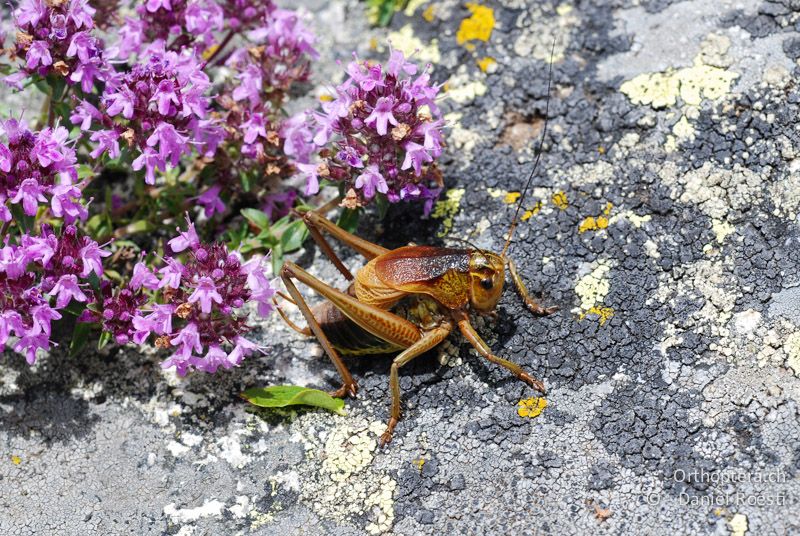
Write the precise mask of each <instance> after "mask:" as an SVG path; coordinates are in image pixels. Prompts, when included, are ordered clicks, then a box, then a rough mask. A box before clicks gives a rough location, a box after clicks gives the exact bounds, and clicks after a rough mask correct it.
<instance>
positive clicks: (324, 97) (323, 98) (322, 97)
mask: <svg viewBox="0 0 800 536" xmlns="http://www.w3.org/2000/svg"><path fill="white" fill-rule="evenodd" d="M319 100H320V102H332V101H333V95H328V94H327V93H325V94H323V95H320V96H319Z"/></svg>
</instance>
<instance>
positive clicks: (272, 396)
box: [241, 385, 345, 415]
mask: <svg viewBox="0 0 800 536" xmlns="http://www.w3.org/2000/svg"><path fill="white" fill-rule="evenodd" d="M241 396H242V398H244V399H245V400H247V401H248V402H250V403H251V404H253V405H255V406H258V407H261V408H285V407H286V406H315V407H318V408H322V409H327V410H328V411H332V412H334V413H337V414H339V415H345V412H344V400H342V399H341V398H333V397H332V396H330V395H329V394H328V393H326V392H324V391H320V390H318V389H309V388H307V387H300V386H297V385H273V386H272V387H254V388H252V389H248V390H247V391H245V392H244V393H242V394H241Z"/></svg>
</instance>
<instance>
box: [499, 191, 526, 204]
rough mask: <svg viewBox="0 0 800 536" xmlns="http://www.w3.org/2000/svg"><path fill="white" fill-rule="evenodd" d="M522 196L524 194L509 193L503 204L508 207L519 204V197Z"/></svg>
mask: <svg viewBox="0 0 800 536" xmlns="http://www.w3.org/2000/svg"><path fill="white" fill-rule="evenodd" d="M521 195H522V194H521V193H519V192H508V193H507V194H506V195H505V197H504V198H503V203H505V204H507V205H513V204H514V203H516V202H517V199H519V196H521Z"/></svg>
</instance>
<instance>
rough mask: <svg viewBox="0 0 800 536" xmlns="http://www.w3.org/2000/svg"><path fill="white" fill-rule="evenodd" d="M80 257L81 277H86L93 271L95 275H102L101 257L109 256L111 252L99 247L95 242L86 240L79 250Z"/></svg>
mask: <svg viewBox="0 0 800 536" xmlns="http://www.w3.org/2000/svg"><path fill="white" fill-rule="evenodd" d="M79 255H80V259H81V261H82V262H83V270H82V271H81V277H86V276H88V275H89V274H90V273H92V272H94V273H95V274H97V275H103V261H102V258H103V257H110V256H111V252H109V251H105V250H103V249H100V246H98V245H97V242H94V241H88V242H87V243H86V244H85V245H84V246H83V247H82V248H81V249H80V252H79Z"/></svg>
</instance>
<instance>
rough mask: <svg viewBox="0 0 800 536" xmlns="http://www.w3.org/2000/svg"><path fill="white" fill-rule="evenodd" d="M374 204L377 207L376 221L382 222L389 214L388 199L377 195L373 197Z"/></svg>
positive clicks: (379, 194) (380, 194)
mask: <svg viewBox="0 0 800 536" xmlns="http://www.w3.org/2000/svg"><path fill="white" fill-rule="evenodd" d="M375 204H376V205H377V207H378V219H379V220H383V219H384V218H385V217H386V213H387V212H389V199H387V197H386V196H385V195H384V194H382V193H378V195H376V196H375Z"/></svg>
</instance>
